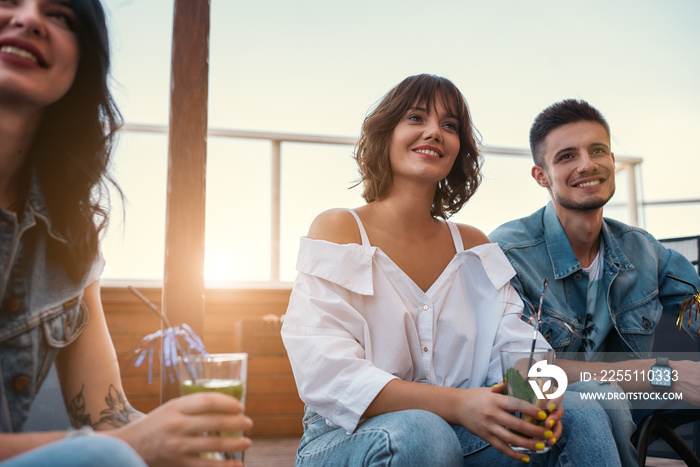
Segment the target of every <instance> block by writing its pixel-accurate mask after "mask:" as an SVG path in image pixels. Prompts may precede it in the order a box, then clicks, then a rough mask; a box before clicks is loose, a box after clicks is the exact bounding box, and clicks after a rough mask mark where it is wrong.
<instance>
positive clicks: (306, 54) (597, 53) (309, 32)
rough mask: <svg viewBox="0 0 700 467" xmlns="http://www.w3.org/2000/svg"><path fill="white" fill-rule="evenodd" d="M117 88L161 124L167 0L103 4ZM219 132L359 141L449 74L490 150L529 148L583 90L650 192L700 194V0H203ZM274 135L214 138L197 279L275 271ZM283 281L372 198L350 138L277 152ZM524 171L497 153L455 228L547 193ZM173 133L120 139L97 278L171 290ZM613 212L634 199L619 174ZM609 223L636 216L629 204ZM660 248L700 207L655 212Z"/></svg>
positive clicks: (686, 228)
mask: <svg viewBox="0 0 700 467" xmlns="http://www.w3.org/2000/svg"><path fill="white" fill-rule="evenodd" d="M104 2H105V4H106V6H107V8H108V10H109V21H110V29H111V33H112V51H113V81H112V89H113V92H114V94H115V96H116V98H117V102H118V104H119V106H120V108H121V110H122V113H123V115H124V119H125V121H126V122H128V123H148V124H167V123H168V117H169V104H168V100H169V89H170V54H171V50H170V47H171V36H172V19H173V6H172V5H173V2H172V0H104ZM211 13H212V22H211V35H210V80H209V125H210V126H211V127H217V128H231V129H239V130H256V131H277V132H296V133H313V134H323V135H339V136H350V137H356V136H357V135H358V133H359V129H360V125H361V123H362V120H363V118H364V117H365V115H366V113H367V111H368V110H369V109H370V107H371V106H372V105H373V104H374V103H375V102H376V101H377V100H379V99H380V98H381V97H382V96H383V95H384V94H385V93H386V92H387V91H388V90H389V89H390V88H391V87H392V86H394V85H395V84H397V83H398V82H399V81H401V80H402V79H403V78H405V77H406V76H409V75H413V74H417V73H433V74H437V75H441V76H445V77H447V78H449V79H450V80H452V81H453V82H454V83H455V84H456V85H457V86H458V87H459V88H460V89H461V90H462V92H463V93H464V95H465V96H466V98H467V101H468V102H469V105H470V110H471V114H472V118H473V120H474V124H475V126H476V128H477V129H478V131H479V133H480V134H481V138H482V142H483V143H484V144H487V145H493V146H509V147H517V148H526V147H527V146H528V130H529V127H530V124H531V122H532V119H533V118H534V117H535V116H536V115H537V113H539V111H541V110H542V109H543V108H545V107H546V106H548V105H549V104H551V103H553V102H555V101H558V100H561V99H564V98H582V99H585V100H587V101H589V102H590V103H592V104H593V105H594V106H596V107H597V108H598V109H599V110H601V111H602V113H603V114H604V115H605V116H606V118H607V120H608V122H609V123H610V126H611V130H612V146H613V148H612V149H613V151H614V152H615V153H616V155H618V156H620V155H630V156H637V157H641V158H643V160H644V162H643V164H642V167H641V171H640V172H639V176H640V182H641V185H640V190H639V194H640V196H643V199H644V200H647V201H656V200H671V199H687V198H696V199H697V198H700V182H699V180H700V151H699V149H698V144H697V142H696V140H695V138H696V135H697V132H698V128H700V85H699V83H700V79H698V77H699V76H700V28H698V27H697V23H698V20H699V19H700V2H697V1H696V0H667V1H661V0H635V1H632V0H629V1H625V0H615V1H609V0H606V1H604V0H589V1H544V0H531V1H522V0H493V1H485V0H484V1H476V0H466V1H465V0H459V1H447V0H434V1H432V2H424V1H421V2H419V1H412V0H404V1H394V0H387V1H381V0H373V1H369V0H353V1H351V2H337V1H329V0H325V1H301V0H300V1H293V2H291V1H278V0H275V1H264V0H261V1H256V2H250V1H246V2H244V1H238V0H211ZM269 147H270V146H269V143H267V142H255V141H242V140H225V139H223V138H210V139H209V141H208V158H209V161H208V174H207V186H208V188H207V190H208V191H207V240H206V242H207V243H206V248H207V254H206V264H205V278H206V279H208V280H210V281H217V282H222V283H228V284H231V283H232V282H234V281H265V280H267V278H268V277H269V230H270V227H269V216H270V214H269V203H270V195H269V190H270V188H269V186H270V185H269V154H270V149H269ZM282 151H283V152H282V154H283V155H282V161H283V162H282V164H283V165H282V239H281V249H282V262H281V266H282V280H284V281H291V280H293V278H294V275H295V271H294V263H295V258H296V250H297V247H298V241H299V237H300V236H302V235H304V234H305V233H306V230H307V228H308V226H309V224H310V222H311V221H312V220H313V218H314V216H315V215H317V214H318V213H319V212H321V211H322V210H324V209H328V208H331V207H355V206H359V205H361V204H362V200H361V198H360V190H359V188H355V189H352V190H349V189H348V188H349V187H350V186H352V185H353V181H354V180H355V178H356V169H355V166H354V162H353V161H352V158H351V155H352V147H351V146H331V145H306V144H296V143H294V144H285V145H283V150H282ZM530 167H531V161H530V160H529V159H527V158H521V159H518V158H513V157H504V156H496V155H487V156H486V160H485V164H484V168H483V173H484V183H483V185H482V187H481V188H480V189H479V192H478V193H477V195H476V196H475V197H474V198H473V199H472V200H471V201H470V202H469V203H468V204H467V206H466V207H465V208H464V209H463V211H462V212H460V213H459V214H458V215H456V216H455V217H454V218H453V219H454V220H456V221H458V222H464V223H468V224H472V225H475V226H476V227H478V228H480V229H482V230H483V231H484V232H486V233H489V232H490V231H491V230H493V229H494V228H495V227H497V226H498V225H500V224H501V223H502V222H505V221H507V220H510V219H512V218H515V217H521V216H524V215H527V214H529V213H531V212H533V211H535V210H536V209H538V208H539V207H540V206H542V205H543V204H544V203H545V202H546V201H547V199H548V196H547V193H546V191H545V190H544V189H543V188H540V187H538V186H537V185H536V184H535V182H534V180H533V179H532V178H531V177H530ZM166 170H167V137H166V136H165V135H141V134H134V133H132V134H129V133H124V134H123V135H122V137H121V139H120V144H119V147H118V150H117V152H116V154H115V165H114V174H115V176H116V179H117V181H118V182H119V184H120V185H121V186H122V188H123V190H124V193H125V195H126V197H127V201H126V203H125V206H124V207H125V209H126V216H125V221H124V222H121V206H120V204H119V203H118V202H116V200H113V202H114V203H113V204H114V209H113V212H114V214H115V215H114V216H113V222H112V224H111V226H110V230H109V232H108V235H107V237H106V238H105V239H104V240H103V250H104V255H105V257H106V259H107V268H106V270H105V274H104V276H103V280H104V281H109V280H113V279H127V278H128V279H143V280H156V281H157V280H161V279H162V273H163V249H164V247H163V243H164V225H165V195H166V186H165V181H166ZM618 182H619V183H618V194H616V196H615V198H613V203H616V204H620V203H624V202H625V201H626V192H625V190H626V188H625V183H624V178H623V177H622V176H620V177H619V178H618ZM606 215H610V216H611V217H617V218H619V219H621V220H623V221H626V220H627V219H626V214H625V211H624V210H623V209H620V208H614V207H613V208H611V209H610V210H609V212H607V211H606ZM640 223H641V225H642V226H643V227H645V228H647V229H648V230H649V231H650V232H651V233H652V234H654V235H656V236H657V237H659V238H664V237H672V236H683V235H697V234H700V204H693V205H686V206H681V207H678V206H677V207H671V208H658V207H651V206H650V207H647V208H646V210H645V211H644V212H643V215H642V217H641V219H640Z"/></svg>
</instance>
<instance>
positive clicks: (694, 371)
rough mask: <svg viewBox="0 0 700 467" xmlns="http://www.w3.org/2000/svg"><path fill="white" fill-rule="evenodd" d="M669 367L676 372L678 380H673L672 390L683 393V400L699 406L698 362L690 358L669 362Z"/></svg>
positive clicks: (699, 369)
mask: <svg viewBox="0 0 700 467" xmlns="http://www.w3.org/2000/svg"><path fill="white" fill-rule="evenodd" d="M670 365H671V368H672V369H673V370H675V371H677V372H678V380H677V381H674V382H673V385H672V390H673V391H674V392H681V393H683V401H684V402H688V403H690V404H693V405H695V406H700V363H698V362H692V361H690V360H680V361H673V362H670Z"/></svg>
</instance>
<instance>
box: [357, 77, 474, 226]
mask: <svg viewBox="0 0 700 467" xmlns="http://www.w3.org/2000/svg"><path fill="white" fill-rule="evenodd" d="M435 99H440V100H441V102H442V104H443V105H444V106H445V108H447V109H449V110H450V112H452V113H453V114H454V115H456V116H457V118H458V119H459V144H460V146H459V154H458V155H457V158H456V159H455V162H454V165H453V166H452V169H451V170H450V173H449V174H448V175H447V177H445V178H444V179H443V180H441V181H440V182H439V183H438V186H437V189H436V190H435V197H434V198H433V205H432V208H431V215H433V216H435V217H442V218H443V219H447V218H448V217H449V216H451V215H452V214H455V213H456V212H458V211H459V210H460V209H461V208H462V206H463V205H464V203H466V202H467V201H468V200H469V198H471V197H472V195H473V194H474V193H475V192H476V189H477V188H478V187H479V183H481V163H482V160H483V157H482V155H481V154H480V152H479V149H478V146H477V140H476V138H475V133H476V130H475V129H474V127H473V124H472V119H471V116H470V115H469V107H468V106H467V101H466V99H465V98H464V95H463V94H462V93H461V92H460V90H459V89H457V86H455V85H454V84H453V83H452V82H451V81H450V80H448V79H447V78H442V77H440V76H435V75H429V74H420V75H415V76H409V77H408V78H406V79H404V80H403V81H401V82H400V83H399V84H398V85H396V86H395V87H394V88H392V89H391V90H390V91H389V92H388V93H387V94H386V95H385V96H384V97H383V98H382V100H381V101H380V102H379V104H377V106H376V107H375V108H374V109H373V110H372V111H371V112H370V113H369V114H368V115H367V117H366V118H365V121H364V123H363V125H362V133H361V134H360V139H359V140H358V143H357V146H356V147H355V160H356V161H357V164H358V170H359V172H360V178H361V179H360V183H363V186H364V190H363V192H362V197H363V198H364V199H365V201H367V202H368V203H371V202H372V201H375V200H379V199H382V198H383V197H384V196H386V194H387V193H388V191H389V188H390V187H391V184H392V171H391V163H390V161H389V146H390V144H391V137H392V135H393V133H394V128H396V125H398V123H399V121H400V120H401V118H402V117H403V116H404V115H405V114H406V112H408V109H409V108H410V107H411V106H412V105H414V104H416V103H418V104H420V105H421V106H423V107H425V108H432V107H433V103H434V102H435Z"/></svg>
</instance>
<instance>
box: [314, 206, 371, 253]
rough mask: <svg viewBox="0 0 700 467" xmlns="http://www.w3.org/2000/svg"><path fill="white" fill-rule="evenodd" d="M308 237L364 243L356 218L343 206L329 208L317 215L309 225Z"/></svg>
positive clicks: (339, 242) (338, 241)
mask: <svg viewBox="0 0 700 467" xmlns="http://www.w3.org/2000/svg"><path fill="white" fill-rule="evenodd" d="M308 237H309V238H313V239H315V240H326V241H328V242H333V243H338V244H341V245H342V244H346V243H358V244H360V243H362V240H361V237H360V230H359V228H358V227H357V222H356V221H355V218H354V217H353V215H352V214H351V213H350V211H348V210H347V209H342V208H337V209H329V210H328V211H324V212H322V213H321V214H319V215H318V216H316V219H314V221H313V222H312V223H311V227H309V233H308Z"/></svg>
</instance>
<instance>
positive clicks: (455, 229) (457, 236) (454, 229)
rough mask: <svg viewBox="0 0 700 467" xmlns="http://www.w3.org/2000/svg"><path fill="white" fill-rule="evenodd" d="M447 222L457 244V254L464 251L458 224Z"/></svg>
mask: <svg viewBox="0 0 700 467" xmlns="http://www.w3.org/2000/svg"><path fill="white" fill-rule="evenodd" d="M446 222H447V226H448V227H449V228H450V233H451V234H452V241H453V242H454V244H455V251H457V253H459V252H460V251H464V243H462V235H461V234H460V233H459V227H457V224H453V223H452V222H450V221H446Z"/></svg>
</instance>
